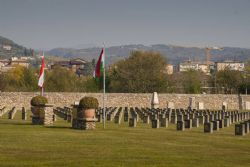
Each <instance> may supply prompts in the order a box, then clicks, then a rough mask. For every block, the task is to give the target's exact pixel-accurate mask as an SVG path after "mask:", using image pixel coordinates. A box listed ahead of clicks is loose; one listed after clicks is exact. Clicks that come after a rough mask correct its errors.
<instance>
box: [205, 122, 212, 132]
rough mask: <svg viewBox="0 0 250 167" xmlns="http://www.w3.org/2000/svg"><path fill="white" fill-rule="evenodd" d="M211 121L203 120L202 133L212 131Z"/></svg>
mask: <svg viewBox="0 0 250 167" xmlns="http://www.w3.org/2000/svg"><path fill="white" fill-rule="evenodd" d="M213 125H214V124H213V123H212V122H205V123H204V133H213Z"/></svg>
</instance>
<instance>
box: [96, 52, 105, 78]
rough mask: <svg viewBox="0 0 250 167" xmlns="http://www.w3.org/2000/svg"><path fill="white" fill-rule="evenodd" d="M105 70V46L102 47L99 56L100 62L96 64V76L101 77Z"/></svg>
mask: <svg viewBox="0 0 250 167" xmlns="http://www.w3.org/2000/svg"><path fill="white" fill-rule="evenodd" d="M103 71H104V48H102V51H101V54H100V56H99V59H98V62H97V64H96V66H95V71H94V77H95V78H100V77H101V73H103Z"/></svg>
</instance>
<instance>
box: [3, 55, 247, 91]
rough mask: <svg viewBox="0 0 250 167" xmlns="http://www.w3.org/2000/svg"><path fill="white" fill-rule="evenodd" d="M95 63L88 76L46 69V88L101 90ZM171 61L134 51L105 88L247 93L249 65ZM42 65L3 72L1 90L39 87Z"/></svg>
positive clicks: (115, 67)
mask: <svg viewBox="0 0 250 167" xmlns="http://www.w3.org/2000/svg"><path fill="white" fill-rule="evenodd" d="M91 63H92V66H91V65H90V67H87V69H86V72H87V74H88V75H87V76H83V77H78V76H77V75H76V74H75V73H74V72H72V71H71V70H68V69H66V68H63V67H57V68H55V69H52V70H46V71H45V83H44V87H45V91H49V92H101V91H102V89H103V84H102V81H103V78H102V77H101V78H99V79H95V78H93V77H92V75H91V74H92V70H93V64H94V62H91ZM167 64H168V61H167V59H166V58H164V57H163V56H162V55H161V54H160V53H159V52H153V51H134V52H131V54H130V56H129V57H128V58H126V59H123V60H120V61H118V62H116V63H114V64H113V65H112V66H110V67H109V68H108V69H107V70H106V91H107V92H114V93H152V92H155V91H156V92H159V93H193V94H198V93H226V94H232V93H242V94H243V93H244V94H245V93H248V90H250V65H249V63H247V64H246V67H245V71H244V72H240V71H234V70H230V69H225V70H223V71H219V72H216V73H214V74H213V75H205V74H204V73H202V72H201V71H194V70H189V71H186V72H179V73H174V74H172V75H168V74H167V68H166V65H167ZM38 77H39V69H37V68H34V67H29V68H25V67H22V66H17V67H16V68H13V69H11V70H10V71H9V72H7V73H2V74H0V90H1V91H39V88H38V86H37V82H38Z"/></svg>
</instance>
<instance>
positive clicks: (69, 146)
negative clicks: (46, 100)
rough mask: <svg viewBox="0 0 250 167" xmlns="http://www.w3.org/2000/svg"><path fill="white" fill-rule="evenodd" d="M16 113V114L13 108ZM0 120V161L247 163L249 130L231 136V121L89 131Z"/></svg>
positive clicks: (36, 163)
mask: <svg viewBox="0 0 250 167" xmlns="http://www.w3.org/2000/svg"><path fill="white" fill-rule="evenodd" d="M18 114H20V113H18ZM20 118H21V116H20V115H17V116H16V118H15V119H16V120H7V119H6V118H2V119H0V166H1V167H2V166H11V167H13V166H84V167H86V166H109V167H111V166H131V167H133V166H220V167H221V166H250V134H248V135H246V136H244V137H238V136H234V126H233V125H231V126H230V127H229V128H225V129H223V130H221V131H219V132H215V133H214V134H204V133H203V127H199V128H193V129H191V130H187V131H184V132H177V131H176V130H175V128H176V127H175V125H171V126H170V127H169V128H167V129H164V128H160V129H152V128H150V125H145V124H142V123H139V125H138V127H137V128H129V127H128V123H122V125H117V124H114V123H108V124H107V128H106V129H105V130H103V129H102V125H101V124H100V123H98V124H97V129H96V130H94V131H80V130H73V129H71V128H70V124H69V123H65V122H64V121H63V120H58V122H57V123H56V124H55V126H54V127H43V126H33V125H30V120H28V121H20Z"/></svg>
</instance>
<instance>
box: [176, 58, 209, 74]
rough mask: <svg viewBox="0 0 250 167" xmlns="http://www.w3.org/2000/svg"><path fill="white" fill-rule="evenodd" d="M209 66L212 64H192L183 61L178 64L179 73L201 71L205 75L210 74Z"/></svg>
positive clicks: (191, 62)
mask: <svg viewBox="0 0 250 167" xmlns="http://www.w3.org/2000/svg"><path fill="white" fill-rule="evenodd" d="M211 66H213V62H209V63H208V64H207V63H206V62H193V61H190V60H189V61H185V62H183V63H180V64H179V71H180V72H184V71H188V70H195V71H202V72H204V73H205V74H210V69H211Z"/></svg>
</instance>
